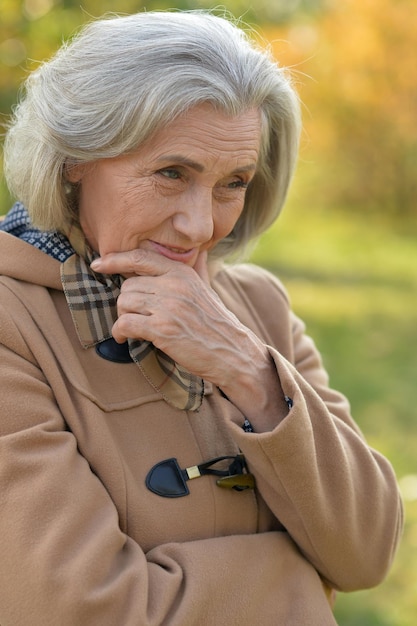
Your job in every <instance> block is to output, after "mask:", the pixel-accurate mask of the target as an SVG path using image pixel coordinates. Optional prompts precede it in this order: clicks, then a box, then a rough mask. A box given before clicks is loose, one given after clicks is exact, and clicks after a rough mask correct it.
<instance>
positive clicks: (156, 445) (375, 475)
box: [0, 233, 401, 626]
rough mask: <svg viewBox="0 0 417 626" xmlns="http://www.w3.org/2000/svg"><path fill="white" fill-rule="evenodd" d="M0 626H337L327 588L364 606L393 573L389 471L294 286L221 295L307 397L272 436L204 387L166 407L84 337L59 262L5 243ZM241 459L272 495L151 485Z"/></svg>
mask: <svg viewBox="0 0 417 626" xmlns="http://www.w3.org/2000/svg"><path fill="white" fill-rule="evenodd" d="M0 274H2V275H3V276H1V277H0V325H1V327H0V494H1V515H0V575H1V583H0V624H1V626H150V625H153V626H156V625H159V624H165V625H169V626H220V625H222V624H227V625H228V626H233V625H236V626H237V625H240V626H253V625H254V624H259V626H279V625H282V626H303V625H305V626H327V625H328V626H330V625H332V624H335V621H334V618H333V615H332V612H331V609H330V607H329V603H328V600H327V598H326V595H325V593H324V591H323V585H322V580H325V581H327V582H328V584H329V585H330V586H331V587H333V588H336V589H341V590H353V589H359V588H364V587H369V586H372V585H376V584H377V583H379V582H380V581H381V580H382V579H383V578H384V576H385V575H386V573H387V570H388V568H389V566H390V563H391V561H392V557H393V554H394V552H395V548H396V545H397V542H398V537H399V534H400V530H401V504H400V499H399V494H398V490H397V486H396V480H395V476H394V473H393V471H392V469H391V466H390V465H389V463H388V462H387V461H386V460H385V459H384V458H383V457H382V456H381V455H380V454H378V453H377V452H375V451H373V450H371V449H370V448H369V447H368V446H367V444H366V442H365V441H364V439H363V437H362V435H361V433H360V432H359V431H358V429H357V427H356V426H355V424H354V423H353V421H352V419H351V417H350V416H349V406H348V403H347V402H346V400H345V399H344V398H343V397H342V396H341V395H340V394H338V393H336V392H334V391H331V390H330V389H329V388H328V385H327V376H326V373H325V372H324V370H323V367H322V364H321V361H320V358H319V356H318V354H317V352H316V349H315V347H314V345H313V343H312V342H311V340H310V339H308V338H307V337H306V336H305V335H304V329H303V325H302V323H301V322H300V321H299V320H298V319H297V318H296V317H295V316H294V315H293V314H292V313H291V312H290V309H289V305H288V301H287V297H286V295H285V292H284V291H283V288H282V286H281V284H280V283H279V282H278V281H277V280H276V279H275V278H273V277H272V276H271V275H270V274H268V273H267V272H265V271H262V270H259V269H256V268H254V267H252V266H244V265H241V266H236V267H234V268H231V269H227V270H222V271H220V272H219V273H218V274H217V275H216V277H215V278H214V280H213V287H214V288H215V290H216V291H217V292H218V294H219V295H220V297H221V298H222V300H223V301H224V302H225V303H226V305H227V306H228V307H229V308H230V309H231V310H233V311H234V313H235V314H236V315H237V316H238V317H239V318H240V320H241V321H242V322H243V323H244V324H245V325H246V326H248V327H249V328H251V329H252V330H253V331H254V332H256V333H257V334H258V335H259V337H261V338H262V340H263V341H264V342H265V343H266V344H267V345H268V346H269V350H270V354H271V357H272V358H273V359H274V361H275V364H276V370H277V378H276V384H277V385H279V386H281V388H282V391H283V395H284V394H286V395H288V396H289V397H291V398H292V399H293V402H294V406H293V408H292V409H291V410H288V408H287V405H286V404H285V402H284V401H283V402H282V404H281V405H280V406H277V407H276V416H277V423H278V421H279V419H280V418H281V417H282V416H283V415H285V418H284V419H283V420H282V422H281V423H280V424H279V425H278V426H277V427H276V428H275V429H274V430H273V431H272V432H263V433H245V432H244V431H243V430H242V428H241V425H242V423H243V420H244V416H243V415H242V414H241V413H240V412H239V411H238V410H237V409H236V407H234V406H233V405H232V404H231V403H230V402H229V401H227V400H226V399H225V398H224V397H222V396H221V394H220V393H219V392H218V390H217V389H216V388H213V387H212V386H210V385H207V388H206V393H205V397H204V401H203V405H202V408H201V410H200V411H199V412H197V413H187V412H184V411H180V410H178V409H174V408H171V407H170V406H168V405H167V404H166V403H165V402H164V401H163V400H162V399H161V398H160V397H159V396H158V395H157V393H155V392H154V391H153V389H152V388H151V387H150V386H149V384H148V383H147V381H146V380H145V379H144V378H143V377H142V374H141V372H140V370H139V369H138V367H137V366H136V365H135V364H134V363H130V364H129V363H128V364H126V363H122V364H120V363H114V362H110V361H106V360H104V359H103V358H101V357H100V356H99V355H98V354H97V353H96V351H95V349H94V348H91V349H88V350H84V349H83V348H82V347H81V345H80V343H79V341H78V338H77V335H76V333H75V330H74V327H73V323H72V320H71V317H70V314H69V311H68V307H67V304H66V301H65V297H64V295H63V292H62V289H61V284H60V279H59V263H58V261H55V260H54V259H52V258H50V257H48V256H47V255H45V254H44V253H42V252H40V251H39V250H37V249H35V248H34V247H32V246H30V245H29V244H26V243H24V242H22V241H20V240H18V239H16V238H15V237H13V236H11V235H8V234H5V233H0ZM238 450H241V451H242V452H243V453H244V455H245V456H246V459H247V462H248V465H249V468H250V470H251V471H252V473H253V474H254V475H255V477H256V485H257V487H256V490H255V492H254V491H243V492H235V491H231V490H227V489H220V488H219V487H218V486H217V485H216V479H215V478H214V477H212V476H204V477H200V478H198V479H196V480H192V481H189V482H188V483H187V485H188V486H189V489H190V494H189V495H187V496H185V497H181V498H164V497H161V496H158V495H156V494H154V493H152V492H151V491H149V490H148V489H147V488H146V485H145V476H146V474H147V473H148V471H149V470H150V468H151V467H152V466H153V465H154V464H155V463H157V462H159V461H162V460H164V459H168V458H171V457H174V458H176V459H177V460H178V463H179V465H180V466H181V467H182V468H185V467H189V466H193V465H196V464H198V463H201V462H203V461H205V460H208V459H210V458H212V457H215V456H218V455H225V454H236V453H237V452H238Z"/></svg>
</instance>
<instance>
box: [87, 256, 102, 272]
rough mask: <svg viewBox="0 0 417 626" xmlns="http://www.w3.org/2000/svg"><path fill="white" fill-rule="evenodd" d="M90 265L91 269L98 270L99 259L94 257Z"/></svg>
mask: <svg viewBox="0 0 417 626" xmlns="http://www.w3.org/2000/svg"><path fill="white" fill-rule="evenodd" d="M90 267H91V269H92V270H98V269H100V267H101V259H94V261H92V262H91V263H90Z"/></svg>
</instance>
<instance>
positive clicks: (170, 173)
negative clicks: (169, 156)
mask: <svg viewBox="0 0 417 626" xmlns="http://www.w3.org/2000/svg"><path fill="white" fill-rule="evenodd" d="M158 174H161V175H162V176H165V178H171V179H172V180H179V179H180V178H181V174H180V172H179V171H178V170H176V169H175V168H173V167H166V168H164V169H162V170H158Z"/></svg>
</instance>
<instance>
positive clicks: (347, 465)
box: [231, 276, 403, 591]
mask: <svg viewBox="0 0 417 626" xmlns="http://www.w3.org/2000/svg"><path fill="white" fill-rule="evenodd" d="M268 280H269V286H267V285H266V281H265V276H263V277H262V276H261V277H258V281H257V287H256V288H257V289H259V285H262V291H263V294H259V297H258V298H257V299H258V301H259V300H260V299H262V298H263V299H265V301H266V302H268V307H267V308H265V315H264V316H263V319H264V322H265V324H267V325H268V323H269V326H271V325H274V324H275V326H276V325H277V324H279V323H286V324H288V326H289V328H291V335H292V348H291V350H290V352H291V354H292V356H291V360H292V362H291V363H290V362H289V360H287V359H286V358H284V357H283V356H282V354H281V353H280V352H279V351H278V350H277V349H276V347H275V346H274V345H269V346H268V350H269V352H270V356H271V359H272V361H273V363H274V366H275V369H276V384H277V385H279V386H280V389H281V390H282V395H283V396H284V395H285V396H288V397H289V398H291V400H292V401H293V406H292V408H291V409H289V410H288V413H287V414H286V415H285V416H283V415H282V405H280V407H277V414H276V416H275V418H274V417H273V416H271V419H270V423H271V422H272V423H274V422H275V424H277V425H276V426H275V427H274V428H272V429H271V431H270V432H262V433H245V432H243V431H242V428H241V423H239V421H238V418H237V417H236V415H235V416H233V417H231V428H232V430H233V435H234V437H235V439H236V441H237V443H238V445H239V446H240V448H241V449H242V451H243V453H244V454H245V455H246V458H247V460H248V462H249V466H250V469H251V471H252V472H253V473H254V474H255V476H256V481H257V487H258V489H259V491H260V492H261V493H262V496H263V497H264V499H265V500H266V502H267V504H268V506H269V507H270V509H271V510H272V511H273V513H274V515H275V516H276V517H277V518H278V519H279V520H280V522H281V523H282V524H283V525H284V527H285V528H286V529H287V531H288V533H289V534H290V536H291V537H292V539H293V540H294V542H295V543H296V544H297V545H298V546H299V548H300V550H301V551H302V553H303V554H304V555H305V556H306V558H307V559H308V560H309V561H310V562H311V563H312V564H313V565H314V567H315V568H316V569H317V570H318V571H319V572H320V574H321V575H322V576H323V578H324V579H325V580H327V581H328V582H329V584H330V585H331V586H333V587H334V588H336V589H339V590H343V591H351V590H355V589H363V588H368V587H372V586H374V585H376V584H378V583H379V582H381V580H382V579H383V578H384V577H385V576H386V574H387V572H388V570H389V567H390V565H391V563H392V559H393V556H394V554H395V550H396V547H397V545H398V542H399V538H400V534H401V530H402V525H403V509H402V502H401V498H400V495H399V490H398V486H397V481H396V477H395V474H394V471H393V469H392V467H391V465H390V463H389V462H388V461H387V460H386V459H385V458H384V457H383V456H382V455H381V454H379V453H378V452H376V451H375V450H373V449H371V448H370V447H369V446H368V445H367V443H366V441H365V439H364V437H363V435H362V433H361V432H360V430H359V428H358V426H357V425H356V424H355V422H354V421H353V419H352V418H351V416H350V407H349V403H348V401H347V400H346V398H344V396H343V395H341V394H340V393H337V392H335V391H333V390H332V389H330V388H329V385H328V376H327V373H326V371H325V370H324V368H323V364H322V361H321V358H320V355H319V353H318V352H317V349H316V347H315V345H314V343H313V341H312V340H311V339H310V338H309V337H307V336H306V335H305V332H304V331H305V328H304V324H303V323H302V322H301V321H300V320H299V319H298V318H296V317H295V316H294V315H293V314H292V313H291V312H290V311H288V313H287V320H286V321H285V320H283V319H280V320H278V319H277V316H276V314H275V315H274V307H273V302H274V301H275V302H276V303H277V302H278V301H279V302H280V305H279V306H280V307H281V310H282V301H283V299H284V300H285V299H286V296H285V294H284V293H283V291H282V287H281V286H280V284H279V283H278V282H277V281H276V280H275V279H274V278H273V277H270V278H269V279H268ZM252 282H253V281H252ZM248 290H249V292H250V287H249V286H248ZM252 296H253V294H252ZM287 309H288V306H287ZM268 316H269V317H270V318H271V319H270V320H269V322H268ZM272 334H273V333H272Z"/></svg>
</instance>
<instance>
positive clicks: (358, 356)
mask: <svg viewBox="0 0 417 626" xmlns="http://www.w3.org/2000/svg"><path fill="white" fill-rule="evenodd" d="M291 204H292V206H291ZM291 204H290V206H288V207H287V209H286V210H285V212H284V214H283V215H282V216H281V218H280V219H279V220H278V222H277V223H276V224H275V225H274V226H273V227H272V228H271V229H270V231H269V232H268V233H266V234H265V235H264V236H263V238H262V239H261V240H260V242H259V244H258V246H257V248H256V250H255V251H254V253H253V254H252V260H253V261H254V262H257V263H260V264H261V265H263V266H265V267H267V268H269V269H270V270H271V271H273V272H274V273H275V274H277V275H278V276H279V277H280V278H281V279H282V280H283V282H284V284H285V285H286V287H287V289H288V291H289V294H290V297H291V300H292V304H293V308H294V310H295V312H296V313H297V314H298V315H300V317H302V318H303V319H304V321H305V322H306V324H307V332H308V333H309V334H310V335H311V336H312V337H313V338H314V340H315V341H316V344H317V345H318V347H319V349H320V351H321V353H322V355H323V359H324V363H325V366H326V368H327V370H328V372H329V374H330V381H331V384H332V386H333V387H335V388H336V389H339V390H341V391H342V392H344V393H345V394H346V395H347V396H348V398H349V399H350V401H351V405H352V412H353V415H354V416H355V419H356V421H357V422H358V424H359V426H360V427H361V428H362V430H363V432H364V434H365V436H366V437H367V440H368V442H369V443H370V445H371V446H373V447H375V448H376V449H378V450H379V451H380V452H382V453H383V454H385V455H386V456H387V457H388V458H389V459H390V460H391V462H392V464H393V465H394V468H395V470H396V472H397V476H398V478H399V481H400V486H401V488H402V493H403V497H404V502H405V510H406V526H405V532H404V537H403V541H402V544H401V546H400V549H399V552H398V554H397V557H396V561H395V563H394V566H393V569H392V571H391V572H390V574H389V576H388V578H387V580H386V581H385V582H384V583H383V584H382V585H380V586H379V587H377V588H376V589H373V590H369V591H362V592H357V593H353V594H341V595H339V597H338V600H337V603H336V619H337V621H338V624H340V626H373V625H378V626H414V624H415V620H416V617H415V616H416V615H417V593H416V592H417V462H416V458H417V420H416V410H415V406H416V385H415V379H416V372H417V350H416V346H417V325H416V301H417V300H416V293H417V272H416V265H417V263H416V261H417V237H414V238H413V236H412V235H410V234H407V229H405V228H403V229H402V230H403V233H404V232H405V234H402V235H400V234H398V233H395V232H393V231H392V229H388V228H387V227H386V226H384V225H383V224H381V223H380V222H379V221H377V219H376V218H369V216H368V217H365V216H362V215H358V214H357V213H356V214H352V213H351V212H350V213H349V212H345V213H343V212H333V213H332V212H330V211H327V212H324V211H320V210H312V209H311V208H310V209H309V210H308V211H307V210H305V209H300V208H299V207H297V206H295V202H294V201H292V203H291Z"/></svg>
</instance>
